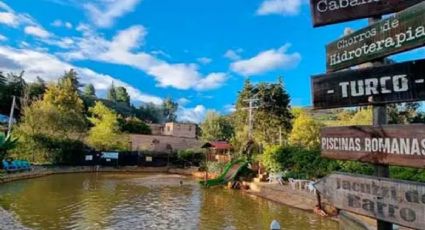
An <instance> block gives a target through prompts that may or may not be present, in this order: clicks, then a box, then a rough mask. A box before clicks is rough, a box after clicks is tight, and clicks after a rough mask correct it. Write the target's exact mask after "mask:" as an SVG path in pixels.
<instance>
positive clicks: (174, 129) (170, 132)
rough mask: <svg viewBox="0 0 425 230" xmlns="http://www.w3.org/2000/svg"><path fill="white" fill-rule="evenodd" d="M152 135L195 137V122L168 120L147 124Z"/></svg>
mask: <svg viewBox="0 0 425 230" xmlns="http://www.w3.org/2000/svg"><path fill="white" fill-rule="evenodd" d="M149 127H150V128H151V131H152V135H164V136H172V137H184V138H196V124H191V123H175V122H168V123H165V124H149Z"/></svg>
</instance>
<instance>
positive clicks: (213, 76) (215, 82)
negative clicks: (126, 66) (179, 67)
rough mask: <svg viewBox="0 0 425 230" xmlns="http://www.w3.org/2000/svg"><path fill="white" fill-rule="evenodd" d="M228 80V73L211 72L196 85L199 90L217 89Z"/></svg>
mask: <svg viewBox="0 0 425 230" xmlns="http://www.w3.org/2000/svg"><path fill="white" fill-rule="evenodd" d="M226 80H227V74H225V73H210V74H208V75H207V76H206V77H205V78H202V79H200V80H199V81H198V84H197V85H196V86H195V89H197V90H207V89H216V88H218V87H220V86H221V85H223V84H224V82H225V81H226Z"/></svg>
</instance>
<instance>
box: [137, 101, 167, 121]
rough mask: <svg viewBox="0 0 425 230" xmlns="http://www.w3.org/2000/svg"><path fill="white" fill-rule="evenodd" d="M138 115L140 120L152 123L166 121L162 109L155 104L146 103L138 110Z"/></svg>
mask: <svg viewBox="0 0 425 230" xmlns="http://www.w3.org/2000/svg"><path fill="white" fill-rule="evenodd" d="M136 115H137V117H138V118H139V119H141V120H144V121H146V122H151V123H159V122H162V121H163V120H164V119H163V112H162V108H161V107H160V106H158V105H155V104H153V103H146V104H143V105H141V106H140V107H139V108H138V109H137V110H136Z"/></svg>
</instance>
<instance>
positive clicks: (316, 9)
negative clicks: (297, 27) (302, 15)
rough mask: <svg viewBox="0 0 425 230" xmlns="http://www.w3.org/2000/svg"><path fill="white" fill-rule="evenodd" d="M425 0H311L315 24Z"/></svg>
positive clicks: (387, 11)
mask: <svg viewBox="0 0 425 230" xmlns="http://www.w3.org/2000/svg"><path fill="white" fill-rule="evenodd" d="M422 1H423V0H362V1H358V0H310V7H311V13H312V15H313V25H314V26H315V27H316V26H323V25H328V24H333V23H337V22H345V21H350V20H354V19H359V18H367V17H373V16H377V15H382V14H388V13H394V12H398V11H401V10H404V9H406V8H408V7H410V6H413V5H415V4H417V3H419V2H422Z"/></svg>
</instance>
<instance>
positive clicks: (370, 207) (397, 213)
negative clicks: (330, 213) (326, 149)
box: [314, 173, 425, 229]
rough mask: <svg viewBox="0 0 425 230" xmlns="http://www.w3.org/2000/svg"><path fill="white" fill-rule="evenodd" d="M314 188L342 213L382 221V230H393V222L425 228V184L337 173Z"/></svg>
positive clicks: (322, 180)
mask: <svg viewBox="0 0 425 230" xmlns="http://www.w3.org/2000/svg"><path fill="white" fill-rule="evenodd" d="M314 187H315V188H316V189H317V190H318V191H319V192H320V193H321V194H322V195H323V196H324V197H325V198H326V199H327V200H329V201H330V202H332V204H333V205H335V206H336V207H337V208H338V209H342V210H346V211H349V212H354V213H357V214H360V215H364V216H368V217H372V218H375V219H378V220H379V221H380V222H378V228H380V229H392V228H391V224H389V223H390V222H391V223H395V224H398V225H400V226H405V227H409V228H414V229H423V227H424V226H425V219H424V216H425V184H423V183H418V182H410V181H402V180H394V179H386V178H382V177H375V176H373V177H372V176H363V175H353V174H346V173H334V174H331V175H329V176H327V177H325V178H322V179H321V180H320V181H319V182H317V183H316V184H315V185H314ZM379 223H388V224H387V225H383V224H379ZM383 227H385V228H383Z"/></svg>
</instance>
